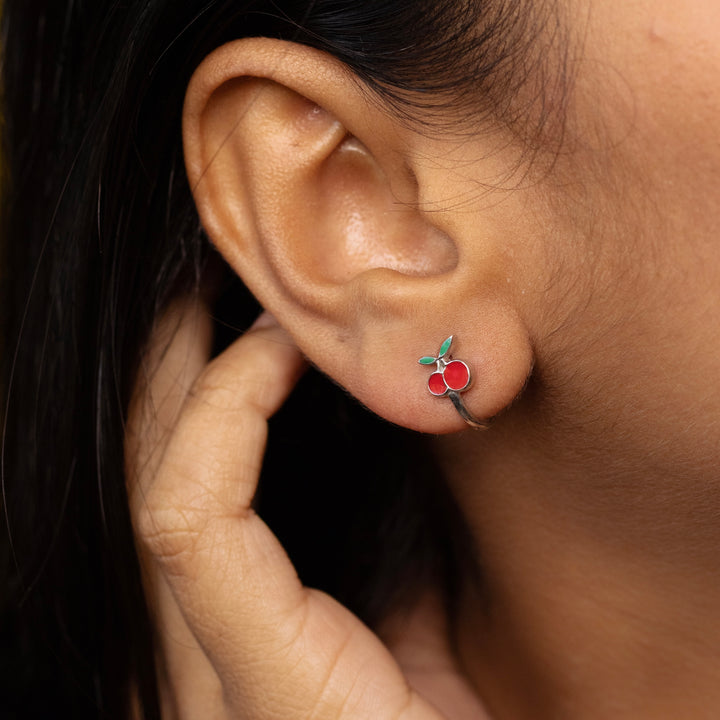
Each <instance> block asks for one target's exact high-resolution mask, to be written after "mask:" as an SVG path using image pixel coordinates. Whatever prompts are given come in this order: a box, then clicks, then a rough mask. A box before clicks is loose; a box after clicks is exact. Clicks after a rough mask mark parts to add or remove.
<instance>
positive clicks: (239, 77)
mask: <svg viewBox="0 0 720 720" xmlns="http://www.w3.org/2000/svg"><path fill="white" fill-rule="evenodd" d="M183 126H184V127H183V132H184V142H185V153H186V164H187V170H188V177H189V180H190V183H191V186H192V190H193V194H194V197H195V201H196V204H197V208H198V211H199V213H200V217H201V220H202V222H203V226H204V228H205V229H206V231H207V232H208V234H209V236H210V238H211V239H212V241H213V243H214V244H215V245H216V247H217V248H218V249H219V251H220V252H221V253H222V254H223V256H224V257H225V259H226V260H227V261H228V263H229V264H230V265H231V266H232V267H233V268H234V270H235V271H236V272H237V273H238V275H239V276H240V277H241V278H242V280H243V281H244V282H245V284H246V285H247V286H248V287H249V288H250V290H251V291H252V292H253V293H254V294H255V295H256V297H257V298H258V300H259V301H260V302H261V303H262V304H263V306H264V307H266V308H267V309H268V310H270V311H271V312H272V313H273V314H274V315H275V316H276V317H277V318H278V319H279V320H280V322H281V323H282V324H283V325H284V326H285V327H286V328H287V329H288V330H289V331H290V332H291V334H292V335H293V336H294V337H295V339H296V341H297V342H298V345H299V346H300V348H301V349H302V350H303V351H304V352H305V353H306V354H307V355H308V357H309V359H310V360H311V361H312V362H313V363H315V364H316V365H318V366H319V367H320V368H321V369H322V370H323V371H324V372H326V373H327V374H328V375H330V376H331V377H332V378H333V379H334V380H335V381H336V382H339V383H340V384H342V385H343V386H344V387H346V388H347V389H348V390H349V391H350V392H351V393H353V394H354V395H355V396H356V397H358V398H359V399H360V401H361V402H363V403H364V404H365V405H367V406H368V407H370V408H371V409H372V410H374V411H375V412H377V413H378V414H380V415H382V416H383V417H385V418H387V419H389V420H391V421H393V422H395V423H398V424H401V425H404V426H406V427H410V428H413V429H416V430H421V431H426V432H450V431H454V430H459V429H462V428H463V427H466V425H465V420H463V418H462V417H461V416H460V415H459V414H458V412H456V410H455V408H454V407H453V404H452V403H451V402H450V401H449V400H447V399H445V400H443V401H439V400H438V399H437V398H435V397H433V396H432V395H431V394H430V393H428V391H427V378H425V377H424V376H423V368H422V367H421V366H419V365H418V363H417V360H418V358H419V357H420V356H421V355H422V354H424V353H427V352H429V351H432V350H433V345H435V344H437V343H439V342H442V340H443V339H444V338H445V337H446V336H447V335H448V334H451V333H453V332H454V333H455V334H456V335H457V341H456V345H457V347H454V348H453V350H457V352H458V353H460V352H462V353H463V355H464V357H462V358H461V359H463V360H466V361H467V362H468V365H469V366H470V367H471V368H472V372H473V373H474V375H475V379H474V380H473V385H472V388H471V389H468V392H467V393H466V395H465V396H464V400H465V403H466V404H467V406H468V408H469V411H468V414H470V415H474V416H477V417H478V418H480V419H484V418H487V417H488V416H489V415H492V414H495V413H496V412H497V411H499V410H500V409H502V407H504V405H505V404H507V403H509V402H510V401H512V399H513V398H514V397H515V395H516V394H517V392H519V390H520V389H521V387H522V386H523V384H524V382H525V379H526V376H527V372H528V368H529V366H530V365H531V364H532V358H531V356H530V357H529V358H528V355H531V354H530V353H529V343H528V341H527V334H526V333H525V332H524V328H522V325H521V323H520V322H519V320H518V318H517V316H516V315H515V314H514V313H512V312H511V311H509V310H508V308H507V307H505V306H504V305H503V306H502V308H503V309H502V311H501V312H500V311H498V310H497V308H498V307H500V306H499V305H498V304H497V302H496V300H497V298H496V297H495V296H492V295H491V296H489V297H488V296H486V295H485V294H484V293H483V292H480V293H479V295H478V293H477V292H476V291H477V289H478V287H480V288H482V274H480V275H478V273H477V270H478V268H477V267H475V266H474V265H473V263H472V262H470V263H469V264H468V258H470V259H471V258H472V255H468V254H467V253H463V254H462V257H461V250H462V245H463V243H465V242H466V240H467V239H466V238H463V237H462V234H458V233H457V232H455V226H454V225H453V222H451V221H450V218H449V216H447V214H443V213H437V212H433V211H426V210H425V209H423V206H422V203H421V202H420V196H419V193H420V192H421V190H422V188H423V179H420V181H419V179H418V177H417V176H416V175H415V173H414V171H413V169H412V163H411V162H409V158H410V157H411V156H412V154H413V153H412V150H411V143H412V142H415V140H416V139H417V137H419V136H417V135H414V134H413V133H412V132H411V131H410V130H408V129H407V127H405V126H402V125H401V123H399V122H398V121H397V120H396V118H395V117H394V116H393V115H392V114H391V113H388V112H385V111H383V110H382V108H381V107H380V106H379V105H377V104H373V103H370V102H369V101H368V97H367V94H366V92H364V91H363V90H362V89H361V87H360V86H359V84H358V83H357V81H356V80H355V79H354V78H353V77H351V76H350V75H349V74H348V72H347V69H346V68H345V67H344V66H342V65H340V64H339V63H338V62H337V61H336V60H334V59H333V58H331V57H329V56H327V55H325V54H324V53H321V52H318V51H316V50H313V49H311V48H307V47H302V46H298V45H295V44H293V43H286V42H282V41H276V40H268V39H250V40H241V41H237V42H234V43H230V44H229V45H226V46H223V47H222V48H220V49H219V50H218V51H216V52H215V53H214V54H213V55H211V56H210V57H209V58H207V59H206V60H205V62H204V63H203V64H202V65H201V66H200V68H198V70H197V72H196V73H195V76H194V77H193V80H192V82H191V84H190V86H189V88H188V93H187V99H186V107H185V113H184V121H183ZM476 283H477V284H478V287H476V286H475V284H476ZM463 306H464V308H463ZM498 340H499V344H496V346H495V347H492V343H493V342H495V343H497V342H498ZM428 344H429V346H428ZM499 356H500V357H502V360H501V362H502V367H500V363H499V362H498V359H497V358H498V357H499ZM509 358H510V359H512V358H515V360H514V361H511V362H508V359H509ZM398 363H402V365H403V367H405V368H406V369H405V370H404V371H403V372H402V373H397V372H394V371H393V372H388V368H391V367H397V366H398ZM489 373H494V376H489ZM425 374H427V373H425ZM479 400H480V402H479Z"/></svg>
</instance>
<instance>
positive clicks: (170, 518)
mask: <svg viewBox="0 0 720 720" xmlns="http://www.w3.org/2000/svg"><path fill="white" fill-rule="evenodd" d="M206 524H207V521H206V519H204V517H203V515H202V514H201V513H199V512H198V510H197V509H196V508H191V507H180V506H173V505H169V504H164V505H159V504H157V503H152V502H150V501H149V500H148V502H146V503H144V505H143V506H142V508H141V509H140V510H139V512H138V517H137V531H138V535H139V539H140V542H141V543H142V544H143V546H144V547H145V548H146V549H147V550H148V551H149V552H150V553H151V554H152V555H153V556H154V557H155V558H156V559H158V560H160V561H163V562H171V561H172V562H177V561H181V560H182V559H183V558H184V557H187V556H190V555H193V554H195V552H196V551H197V547H198V542H199V540H200V537H201V536H202V534H203V532H204V530H205V526H206Z"/></svg>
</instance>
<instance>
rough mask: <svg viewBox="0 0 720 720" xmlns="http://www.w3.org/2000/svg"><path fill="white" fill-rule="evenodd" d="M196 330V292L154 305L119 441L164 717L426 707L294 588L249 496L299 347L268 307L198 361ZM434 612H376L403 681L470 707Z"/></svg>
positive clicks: (403, 713)
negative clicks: (188, 299) (403, 664)
mask: <svg viewBox="0 0 720 720" xmlns="http://www.w3.org/2000/svg"><path fill="white" fill-rule="evenodd" d="M210 338H211V327H210V321H209V319H208V315H207V313H206V312H204V310H203V309H202V308H201V307H200V306H199V304H195V305H190V304H188V303H185V304H178V305H177V306H176V307H174V308H173V309H172V310H171V311H170V312H169V313H168V314H167V316H166V317H165V318H164V320H163V323H162V324H161V326H160V328H159V330H158V332H157V333H156V335H155V337H154V338H153V341H152V343H151V348H150V351H149V354H148V359H147V362H146V364H145V366H144V367H145V372H141V373H140V377H141V380H140V381H139V382H138V385H137V387H136V391H135V394H134V398H133V401H132V403H131V412H130V418H129V423H128V431H127V439H126V455H127V463H126V464H127V467H128V490H129V497H130V505H131V512H132V516H133V523H134V526H135V530H136V535H137V540H138V546H139V550H140V556H141V563H142V566H143V573H144V583H145V590H146V593H147V595H148V601H149V605H150V608H151V613H152V615H153V620H154V623H155V627H156V628H157V632H158V644H159V658H158V669H159V677H160V686H161V703H162V708H163V717H170V718H183V719H188V720H195V719H197V720H211V719H217V720H221V719H223V720H226V719H229V718H233V719H240V718H242V719H243V720H270V719H277V720H294V719H295V718H297V719H301V718H302V719H305V718H314V719H316V720H326V719H327V720H350V719H351V718H352V719H355V718H357V719H362V720H367V719H370V718H371V719H372V720H440V718H442V717H444V716H443V715H442V714H441V712H440V711H439V710H438V709H436V708H435V707H434V706H433V705H431V704H430V702H428V701H427V700H425V699H424V698H423V697H421V695H420V694H419V693H418V692H417V691H416V690H415V689H413V688H412V687H411V683H410V682H409V681H408V678H407V677H406V676H405V675H404V674H403V672H402V670H401V668H400V665H399V664H398V662H397V661H396V660H395V659H394V658H393V656H392V654H391V653H390V651H389V650H388V649H387V648H386V647H385V646H384V645H383V644H382V643H381V641H380V640H379V638H378V637H377V636H376V635H374V634H373V633H372V632H371V631H370V630H369V629H368V628H367V627H366V626H364V625H363V624H362V623H361V622H360V621H359V620H358V619H357V618H356V617H355V616H354V615H352V614H351V613H350V612H349V611H348V610H347V609H346V608H344V607H343V606H341V605H340V604H339V603H337V602H336V601H335V600H333V599H332V598H331V597H329V596H328V595H326V594H324V593H322V592H319V591H316V590H311V589H308V588H305V587H303V586H302V584H301V583H300V581H299V580H298V577H297V575H296V573H295V571H294V569H293V567H292V564H291V563H290V561H289V559H288V557H287V555H286V554H285V552H284V550H283V548H282V547H281V546H280V544H279V542H278V540H277V539H276V538H275V536H274V535H273V534H272V533H271V532H270V530H269V529H268V527H267V526H266V525H265V524H264V523H263V522H262V520H261V519H260V518H259V517H258V516H257V515H255V514H254V512H253V510H252V509H251V502H252V499H253V495H254V494H255V489H256V485H257V480H258V475H259V471H260V467H261V464H262V458H263V452H264V448H265V440H266V435H267V419H268V417H270V415H272V413H273V412H275V411H276V410H277V409H278V407H279V406H280V405H281V404H282V402H283V401H284V399H285V398H286V396H287V395H288V393H289V392H290V391H291V389H292V388H293V386H294V384H295V382H296V381H297V379H298V378H299V376H300V375H301V373H302V371H303V368H304V363H303V360H302V357H301V355H300V353H299V352H298V350H297V349H296V347H295V346H294V344H293V342H292V340H291V339H290V337H289V336H288V335H287V334H286V333H285V332H284V331H283V330H282V329H281V328H280V327H279V326H277V324H276V323H275V322H274V321H273V320H272V318H270V317H269V316H267V315H264V316H261V318H260V320H259V321H258V322H257V323H256V324H255V326H253V328H252V329H251V330H250V331H248V332H247V333H246V334H245V335H244V336H243V337H241V338H240V339H239V340H237V341H236V342H235V343H234V344H233V345H232V346H231V347H229V348H228V349H227V350H226V351H225V352H224V353H222V355H220V356H219V357H217V358H216V359H214V360H212V361H211V362H210V363H208V361H207V355H208V351H209V346H210ZM439 617H440V615H439V614H438V612H437V611H436V610H435V608H434V606H433V605H432V603H428V602H423V603H421V605H420V607H419V608H418V610H417V612H415V613H410V614H408V616H407V618H406V619H405V620H406V621H405V622H404V621H403V620H402V619H401V618H397V619H395V620H388V623H387V624H386V626H385V627H386V630H387V635H388V637H392V638H393V641H394V642H395V643H396V645H397V647H398V649H399V655H400V656H401V657H402V656H407V657H410V656H411V657H412V659H411V660H410V662H412V663H413V664H414V667H413V668H411V672H412V673H413V674H414V677H415V680H416V681H417V683H419V684H422V685H423V686H425V687H427V688H430V689H434V690H435V692H436V694H437V696H438V697H439V698H440V700H439V702H438V705H440V706H442V707H445V708H448V709H450V708H452V712H453V713H454V714H453V715H452V716H448V717H451V720H456V718H460V717H462V718H468V719H469V718H474V719H475V720H481V719H482V718H484V717H487V716H486V715H485V713H484V712H483V710H482V708H481V706H480V704H479V703H478V702H477V700H476V699H475V698H474V696H473V695H472V693H471V691H470V690H469V688H468V686H467V685H465V683H464V681H463V680H462V679H461V678H460V676H459V675H458V674H457V672H456V670H455V668H454V665H453V664H452V661H451V659H450V653H449V650H448V646H447V642H443V641H442V639H439V636H438V635H437V633H435V630H436V629H439V630H440V632H441V633H442V628H439V627H438V626H437V622H436V621H437V619H438V618H439ZM418 619H421V621H420V622H419V623H418ZM426 620H428V622H425V621H426ZM413 637H415V640H413ZM409 648H411V649H412V650H411V652H410V653H408V649H409ZM418 658H420V661H421V662H420V665H419V666H418V665H417V662H416V661H417V659H418ZM436 667H437V668H438V671H437V674H436V673H435V672H434V669H435V668H436ZM428 673H429V678H428ZM411 680H412V679H411Z"/></svg>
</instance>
